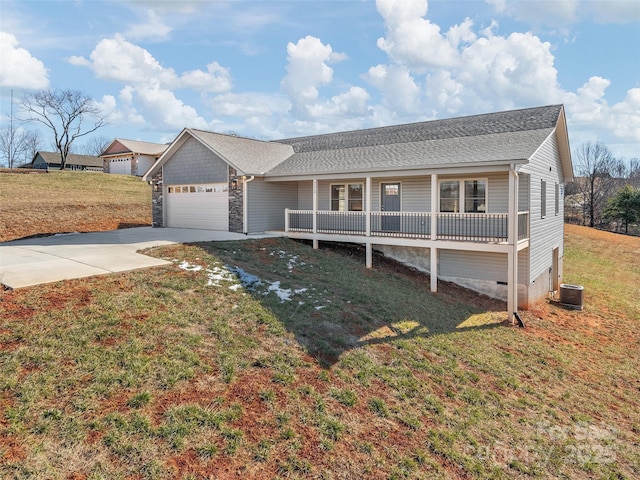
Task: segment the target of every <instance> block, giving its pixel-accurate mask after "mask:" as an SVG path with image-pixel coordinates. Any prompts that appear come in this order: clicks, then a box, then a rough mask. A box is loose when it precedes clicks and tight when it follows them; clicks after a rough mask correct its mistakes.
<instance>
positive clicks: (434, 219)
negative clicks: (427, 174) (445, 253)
mask: <svg viewBox="0 0 640 480" xmlns="http://www.w3.org/2000/svg"><path fill="white" fill-rule="evenodd" d="M437 212H438V175H437V174H435V173H432V174H431V240H436V239H437V238H438V232H437V230H438V213H437Z"/></svg>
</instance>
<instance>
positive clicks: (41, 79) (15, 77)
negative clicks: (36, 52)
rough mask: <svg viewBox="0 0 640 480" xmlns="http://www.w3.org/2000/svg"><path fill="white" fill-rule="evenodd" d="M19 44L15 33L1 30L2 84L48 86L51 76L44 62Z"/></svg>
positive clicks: (0, 69) (29, 86)
mask: <svg viewBox="0 0 640 480" xmlns="http://www.w3.org/2000/svg"><path fill="white" fill-rule="evenodd" d="M18 45H19V42H18V39H17V38H16V37H15V36H14V35H12V34H11V33H7V32H0V58H2V62H1V63H0V86H2V87H7V88H24V89H28V90H38V89H43V88H48V87H49V77H48V74H47V69H46V68H45V66H44V63H42V62H41V61H40V60H38V59H37V58H35V57H34V56H33V55H31V53H29V51H28V50H25V49H24V48H20V47H19V46H18Z"/></svg>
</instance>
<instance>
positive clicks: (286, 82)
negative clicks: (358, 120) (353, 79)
mask: <svg viewBox="0 0 640 480" xmlns="http://www.w3.org/2000/svg"><path fill="white" fill-rule="evenodd" d="M345 59H347V56H346V55H345V54H344V53H338V52H334V51H333V49H332V48H331V45H329V44H327V45H325V44H323V43H322V41H321V40H320V39H319V38H316V37H312V36H306V37H305V38H301V39H300V40H298V42H297V43H295V44H294V43H291V42H290V43H289V44H288V45H287V61H288V63H287V67H286V70H287V75H286V76H285V77H284V78H283V79H282V82H281V86H282V89H283V90H284V91H285V93H286V94H287V95H288V96H289V98H290V99H291V102H292V108H291V113H292V115H293V116H294V117H295V118H296V119H297V120H302V121H311V122H313V121H314V120H313V119H318V118H324V119H325V120H328V119H330V118H344V117H362V116H367V115H369V113H370V112H369V109H368V107H367V101H368V100H369V94H368V93H367V91H366V90H365V89H364V88H362V87H355V86H351V87H349V89H348V90H347V91H346V92H343V93H339V94H337V95H334V96H333V97H331V98H330V99H328V100H324V99H322V98H320V91H319V88H320V87H323V86H327V85H329V84H330V83H331V82H332V80H333V68H331V67H330V66H329V64H331V63H335V62H340V61H343V60H345Z"/></svg>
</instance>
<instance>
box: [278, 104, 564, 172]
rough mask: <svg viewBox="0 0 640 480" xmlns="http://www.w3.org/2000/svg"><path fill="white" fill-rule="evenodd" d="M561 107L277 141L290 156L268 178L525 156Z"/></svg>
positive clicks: (549, 129) (551, 126) (547, 130)
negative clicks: (291, 151) (288, 147)
mask: <svg viewBox="0 0 640 480" xmlns="http://www.w3.org/2000/svg"><path fill="white" fill-rule="evenodd" d="M561 110H562V105H552V106H548V107H538V108H529V109H523V110H513V111H508V112H499V113H490V114H484V115H473V116H469V117H460V118H452V119H445V120H433V121H429V122H421V123H412V124H407V125H395V126H390V127H380V128H372V129H368V130H356V131H351V132H340V133H332V134H327V135H317V136H313V137H302V138H292V139H285V140H278V143H286V144H289V145H291V146H293V148H294V151H295V152H296V153H295V154H294V155H292V156H291V157H289V158H288V159H287V160H285V161H284V162H282V163H280V164H279V165H277V166H276V167H274V168H273V169H271V170H270V171H269V172H267V175H268V176H292V175H309V174H331V173H356V172H367V171H376V170H408V169H413V168H421V167H444V166H452V165H465V164H479V163H482V162H508V161H514V160H526V159H528V158H530V157H531V155H533V153H534V152H535V151H536V149H537V148H538V147H539V146H540V144H541V143H542V142H543V141H544V139H545V138H547V136H548V135H549V134H550V133H551V132H552V131H553V129H554V128H555V126H556V124H557V122H558V116H559V115H560V112H561Z"/></svg>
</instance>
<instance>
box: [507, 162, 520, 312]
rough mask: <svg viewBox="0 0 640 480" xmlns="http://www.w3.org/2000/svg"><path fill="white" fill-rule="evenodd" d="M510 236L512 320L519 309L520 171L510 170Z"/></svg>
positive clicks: (508, 284) (508, 279)
mask: <svg viewBox="0 0 640 480" xmlns="http://www.w3.org/2000/svg"><path fill="white" fill-rule="evenodd" d="M508 222H509V223H508V229H509V237H508V241H507V243H508V244H509V246H510V247H511V248H509V253H508V254H507V310H508V312H507V314H508V319H509V321H510V322H513V321H514V313H515V312H517V311H518V172H516V171H515V169H514V168H513V167H512V169H511V170H509V216H508Z"/></svg>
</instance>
